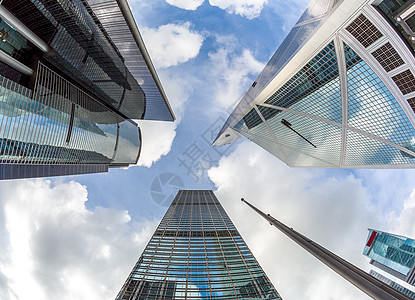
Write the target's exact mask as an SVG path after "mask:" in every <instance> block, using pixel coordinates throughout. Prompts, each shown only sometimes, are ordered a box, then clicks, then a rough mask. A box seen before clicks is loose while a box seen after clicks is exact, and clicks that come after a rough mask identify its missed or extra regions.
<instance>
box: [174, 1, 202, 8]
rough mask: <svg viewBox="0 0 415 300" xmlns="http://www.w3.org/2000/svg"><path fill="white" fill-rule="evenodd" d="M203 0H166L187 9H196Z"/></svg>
mask: <svg viewBox="0 0 415 300" xmlns="http://www.w3.org/2000/svg"><path fill="white" fill-rule="evenodd" d="M204 1H205V0H166V2H167V3H168V4H170V5H173V6H177V7H178V8H182V9H187V10H196V9H197V8H198V7H199V6H200V5H202V4H203V2H204Z"/></svg>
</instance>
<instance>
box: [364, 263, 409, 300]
mask: <svg viewBox="0 0 415 300" xmlns="http://www.w3.org/2000/svg"><path fill="white" fill-rule="evenodd" d="M369 274H370V275H372V276H373V277H375V278H377V279H379V280H380V281H382V282H384V283H386V284H388V285H390V286H391V287H393V288H394V289H396V290H398V291H400V292H402V293H403V294H405V295H407V296H409V297H410V298H412V299H415V292H413V291H411V290H409V289H407V288H405V287H403V286H402V285H400V284H398V283H396V282H395V281H393V280H391V279H389V278H387V277H385V276H383V275H382V274H379V273H378V272H376V271H373V270H370V272H369Z"/></svg>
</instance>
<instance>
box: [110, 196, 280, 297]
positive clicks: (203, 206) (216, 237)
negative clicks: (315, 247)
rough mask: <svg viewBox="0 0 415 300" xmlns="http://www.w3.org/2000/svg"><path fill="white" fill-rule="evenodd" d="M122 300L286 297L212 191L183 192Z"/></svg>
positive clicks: (143, 256) (141, 261) (132, 278)
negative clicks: (255, 256) (275, 284)
mask: <svg viewBox="0 0 415 300" xmlns="http://www.w3.org/2000/svg"><path fill="white" fill-rule="evenodd" d="M117 299H118V300H121V299H122V300H127V299H128V300H136V299H177V300H179V299H280V296H279V295H278V293H277V291H276V290H275V289H274V287H273V286H272V284H271V282H270V281H269V279H268V278H267V276H266V275H265V273H264V271H263V270H262V269H261V267H260V266H259V264H258V262H257V261H256V260H255V258H254V256H253V255H252V253H251V252H250V250H249V249H248V247H247V245H246V244H245V242H244V241H243V239H242V237H241V236H240V234H239V233H238V231H237V230H236V228H235V226H234V225H233V224H232V221H231V220H230V219H229V217H228V215H227V214H226V212H225V211H224V209H223V208H222V206H221V205H220V203H219V201H218V200H217V199H216V197H215V195H214V194H213V192H212V191H209V190H199V191H192V190H186V191H183V190H182V191H179V192H178V194H177V195H176V197H175V199H174V200H173V202H172V204H171V205H170V207H169V209H168V211H167V212H166V214H165V216H164V217H163V219H162V220H161V222H160V225H159V226H158V228H157V230H156V231H155V232H154V234H153V237H152V238H151V240H150V242H149V243H148V245H147V247H146V248H145V250H144V252H143V254H142V255H141V257H140V258H139V260H138V262H137V263H136V265H135V267H134V269H133V270H132V272H131V274H130V276H129V277H128V279H127V280H126V282H125V284H124V286H123V287H122V289H121V291H120V293H119V294H118V296H117Z"/></svg>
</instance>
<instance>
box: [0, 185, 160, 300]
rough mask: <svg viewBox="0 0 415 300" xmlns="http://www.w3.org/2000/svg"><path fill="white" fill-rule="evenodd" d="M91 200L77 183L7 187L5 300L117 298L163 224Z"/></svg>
mask: <svg viewBox="0 0 415 300" xmlns="http://www.w3.org/2000/svg"><path fill="white" fill-rule="evenodd" d="M86 201H87V190H86V187H85V186H82V185H81V184H79V183H76V182H69V183H65V184H61V185H57V186H52V185H51V182H50V181H47V180H36V181H8V182H1V183H0V209H1V218H3V219H0V222H1V223H4V227H5V228H6V232H2V233H1V235H0V244H1V245H2V254H1V256H0V274H1V276H0V282H2V283H3V282H4V281H7V285H8V288H4V285H3V284H2V283H1V284H0V286H2V291H1V292H0V295H1V299H20V300H25V299H39V300H43V299H45V300H48V299H63V300H66V299H68V300H69V299H80V300H83V299H88V300H94V299H97V300H98V299H99V300H101V299H114V298H115V296H116V294H117V292H118V291H119V290H120V288H121V286H122V284H123V282H124V281H125V279H126V278H127V276H128V274H129V272H130V271H131V269H132V267H133V266H134V263H135V262H136V260H137V259H138V257H139V255H140V254H141V252H142V250H143V249H144V246H145V244H146V243H147V241H148V239H149V238H150V236H151V234H152V232H153V231H154V229H155V228H156V225H157V224H156V223H157V222H150V221H148V222H143V223H142V224H137V223H136V224H134V223H132V222H131V218H130V216H129V214H128V212H127V211H121V210H116V209H107V208H102V207H95V208H94V209H87V208H86V206H85V202H86ZM139 226H140V227H139Z"/></svg>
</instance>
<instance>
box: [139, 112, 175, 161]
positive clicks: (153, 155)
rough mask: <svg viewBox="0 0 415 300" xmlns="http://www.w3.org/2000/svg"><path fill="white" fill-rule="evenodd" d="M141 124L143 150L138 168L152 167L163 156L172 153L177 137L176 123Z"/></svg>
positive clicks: (142, 122) (149, 122)
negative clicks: (172, 146)
mask: <svg viewBox="0 0 415 300" xmlns="http://www.w3.org/2000/svg"><path fill="white" fill-rule="evenodd" d="M136 121H137V122H138V123H139V126H140V129H141V134H142V148H141V153H140V158H139V160H138V163H137V165H138V166H144V167H148V168H149V167H151V166H152V164H153V163H155V162H157V161H158V160H159V159H160V158H161V157H162V156H163V155H166V154H168V153H169V152H170V149H171V145H172V144H173V140H174V137H175V136H176V127H177V124H176V123H172V122H154V121H141V120H136Z"/></svg>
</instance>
